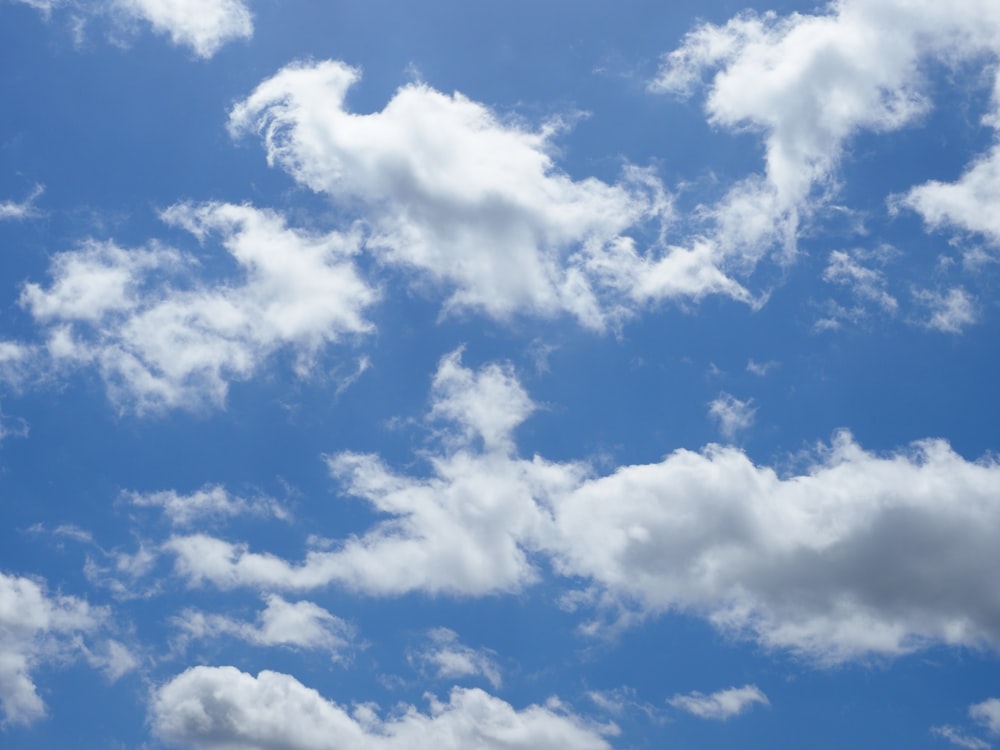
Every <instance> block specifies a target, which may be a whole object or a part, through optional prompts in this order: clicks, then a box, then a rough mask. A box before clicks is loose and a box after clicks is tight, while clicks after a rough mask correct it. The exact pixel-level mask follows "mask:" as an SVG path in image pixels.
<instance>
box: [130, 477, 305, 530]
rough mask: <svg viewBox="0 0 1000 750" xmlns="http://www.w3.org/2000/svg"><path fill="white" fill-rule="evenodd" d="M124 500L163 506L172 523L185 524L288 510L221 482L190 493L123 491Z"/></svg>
mask: <svg viewBox="0 0 1000 750" xmlns="http://www.w3.org/2000/svg"><path fill="white" fill-rule="evenodd" d="M123 497H125V498H126V499H127V500H128V502H130V503H132V504H133V505H137V506H139V507H147V508H149V507H155V508H163V512H164V513H165V514H166V516H167V518H169V519H170V523H172V524H173V525H174V526H189V525H191V524H192V523H194V522H195V521H204V520H213V519H224V518H232V517H234V516H241V515H252V516H273V517H275V518H281V519H284V518H287V517H288V512H287V511H286V510H285V509H284V508H282V507H281V505H280V504H279V503H278V502H276V501H275V500H272V499H271V498H266V497H261V498H254V499H246V498H242V497H236V496H233V495H232V494H230V493H229V492H228V491H227V490H226V488H225V487H222V486H221V485H217V484H216V485H205V486H204V487H202V488H201V489H200V490H197V491H196V492H193V493H191V494H190V495H182V494H179V493H178V492H176V491H174V490H167V491H164V492H149V493H141V492H127V493H125V494H124V495H123Z"/></svg>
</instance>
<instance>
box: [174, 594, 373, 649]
mask: <svg viewBox="0 0 1000 750" xmlns="http://www.w3.org/2000/svg"><path fill="white" fill-rule="evenodd" d="M265 601H266V603H267V606H266V607H265V609H264V610H262V611H261V612H260V614H259V615H258V616H257V621H256V623H250V622H242V621H240V620H236V619H233V618H231V617H227V616H225V615H212V614H205V613H203V612H199V611H196V610H185V611H183V612H182V613H181V614H180V615H179V616H177V617H174V618H173V623H174V626H175V627H176V628H177V629H178V630H179V631H180V634H181V635H180V639H179V642H180V644H181V645H184V644H186V643H187V642H188V641H191V640H205V639H214V638H220V637H222V636H228V637H231V638H237V639H239V640H241V641H244V642H246V643H250V644H252V645H255V646H289V647H295V648H302V649H309V650H321V651H328V652H330V654H332V655H333V657H334V658H341V657H342V654H343V652H344V651H345V650H347V649H348V648H349V647H350V646H351V644H352V641H353V638H354V629H353V627H351V626H350V625H349V624H348V623H347V622H345V621H344V620H342V619H340V618H339V617H335V616H334V615H332V614H330V613H329V612H327V611H326V610H325V609H323V608H322V607H320V606H318V605H317V604H314V603H313V602H308V601H298V602H288V601H286V600H284V599H282V598H281V597H280V596H277V595H275V594H270V595H268V596H267V597H265Z"/></svg>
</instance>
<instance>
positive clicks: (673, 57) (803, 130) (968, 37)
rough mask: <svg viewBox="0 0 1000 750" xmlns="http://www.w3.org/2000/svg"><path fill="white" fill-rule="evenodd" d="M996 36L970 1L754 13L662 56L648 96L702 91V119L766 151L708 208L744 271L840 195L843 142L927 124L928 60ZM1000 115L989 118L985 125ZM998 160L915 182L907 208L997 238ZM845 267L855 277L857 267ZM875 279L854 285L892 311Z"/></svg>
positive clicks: (697, 32) (951, 59)
mask: <svg viewBox="0 0 1000 750" xmlns="http://www.w3.org/2000/svg"><path fill="white" fill-rule="evenodd" d="M904 6H905V7H904ZM998 30H1000V10H997V9H996V8H994V7H992V6H990V7H986V6H984V5H983V4H982V3H981V2H979V1H978V0H963V1H962V2H956V3H952V4H950V5H949V7H948V9H947V10H945V9H943V8H942V7H941V6H940V4H938V3H935V2H933V0H918V1H917V2H907V3H900V2H899V0H841V1H840V2H836V3H831V4H829V5H827V6H824V12H818V13H799V12H796V13H791V14H789V15H785V16H782V15H779V14H777V13H775V12H766V13H761V14H758V13H755V12H752V11H748V12H745V13H742V14H740V15H737V16H735V17H733V18H731V19H730V20H729V21H728V22H726V23H725V24H721V25H719V24H712V23H704V24H701V25H700V26H698V27H696V28H695V29H694V30H692V31H691V32H690V33H688V35H687V36H686V37H685V38H684V40H683V42H682V44H681V45H680V46H679V47H678V48H677V49H675V50H674V51H672V52H671V53H669V54H667V55H666V56H664V58H663V61H662V66H661V68H660V70H659V72H658V74H657V76H656V77H655V78H654V79H653V81H651V83H650V84H649V87H650V89H651V90H652V91H654V92H661V93H668V94H672V95H675V96H681V97H688V96H691V95H693V94H694V93H695V92H696V91H698V90H699V89H701V88H702V86H703V85H704V86H705V87H706V89H707V92H706V97H705V110H706V113H707V115H708V120H709V122H710V123H711V124H712V125H714V126H718V127H722V128H726V129H728V130H732V131H739V132H745V131H751V132H756V133H759V134H760V137H761V138H762V140H763V143H764V151H765V156H764V162H765V165H764V171H763V173H762V174H757V175H751V176H749V177H747V178H745V179H744V180H742V181H740V182H738V183H736V184H735V185H733V186H732V187H731V188H730V189H729V191H728V193H727V194H726V195H725V196H724V197H723V198H722V199H721V200H720V201H719V202H718V203H716V204H714V205H711V206H704V207H702V209H701V210H702V213H703V214H704V216H705V217H706V218H708V219H709V220H710V221H711V222H712V228H711V231H710V232H709V234H708V238H707V240H708V241H709V242H710V243H712V244H713V245H715V246H717V247H718V248H719V252H720V253H723V252H724V253H725V254H726V255H728V256H731V257H734V259H737V260H738V261H739V262H742V263H743V264H748V265H750V266H752V265H753V264H755V263H756V262H757V260H759V259H760V258H761V257H762V256H763V255H765V254H767V253H772V252H773V253H776V254H777V255H778V256H779V257H784V258H790V257H791V256H792V255H793V254H794V253H795V250H796V240H797V236H798V232H799V229H800V227H801V226H802V225H803V223H808V222H809V221H810V220H811V218H813V217H814V216H816V215H817V212H818V210H819V209H820V208H822V207H824V206H829V205H830V204H831V201H832V199H833V198H834V197H835V196H836V194H837V192H838V184H837V177H836V173H837V169H838V166H839V164H840V162H841V160H842V158H843V155H844V152H845V148H846V144H847V143H848V142H849V140H850V139H851V138H852V137H853V136H855V135H856V134H858V133H861V132H876V133H884V132H889V131H894V130H898V129H899V128H902V127H904V126H906V125H909V124H911V123H913V122H915V121H917V120H918V119H919V118H921V117H923V116H924V115H925V114H926V113H927V112H928V110H929V108H930V100H929V97H928V95H927V92H926V90H925V89H926V88H927V78H926V75H925V67H924V66H925V63H926V61H927V60H940V61H944V62H945V63H947V64H949V65H953V64H956V63H958V62H960V61H963V60H974V59H975V60H978V59H982V58H983V57H984V56H986V57H988V58H991V59H995V58H996V57H997V56H998V54H1000V45H998V44H997V42H996V40H997V38H998ZM706 79H707V83H703V82H704V81H706ZM998 86H1000V84H998ZM998 90H1000V89H998ZM998 101H1000V99H998ZM998 111H1000V110H998ZM997 121H998V118H997V117H995V116H994V117H991V118H989V119H988V123H987V124H995V123H996V122H997ZM998 165H1000V158H998V157H997V153H996V151H994V152H991V154H990V155H989V156H988V157H985V158H984V159H982V160H980V161H979V162H977V163H976V164H975V165H974V166H973V167H972V168H971V169H970V170H969V172H968V173H967V174H966V175H964V176H963V178H962V179H961V180H960V182H959V183H957V184H955V185H943V184H941V183H934V182H932V183H928V184H927V185H924V186H922V187H918V188H915V189H914V190H913V191H912V192H910V193H909V194H908V195H907V197H906V198H904V199H903V200H902V205H905V206H908V207H911V208H915V209H916V210H918V211H920V212H921V213H922V214H923V215H924V217H925V219H926V220H927V221H928V223H929V224H931V225H935V226H936V225H942V224H951V225H956V226H959V227H961V228H965V229H969V230H972V231H978V232H982V233H985V234H987V235H989V236H991V237H993V238H994V239H996V238H997V237H998V236H1000V225H998V224H996V221H995V218H994V214H995V212H993V211H990V210H987V207H988V206H990V205H991V200H992V199H991V196H996V195H997V191H998V189H997V186H998V185H1000V180H998V179H997V177H996V175H997V173H998ZM992 202H995V201H992ZM991 222H992V223H991ZM723 248H728V250H723ZM844 270H845V271H846V272H847V273H848V276H851V269H844ZM869 280H870V281H874V286H871V285H868V286H867V287H866V286H865V279H863V278H855V279H854V283H855V284H857V283H859V282H860V283H861V285H862V287H861V288H862V289H865V288H867V289H868V290H869V291H871V292H873V293H875V295H876V297H877V300H876V301H877V302H878V303H879V304H882V305H886V304H890V305H891V302H890V298H889V297H888V296H886V295H885V294H884V290H882V289H881V287H880V283H879V281H878V279H874V280H872V279H869Z"/></svg>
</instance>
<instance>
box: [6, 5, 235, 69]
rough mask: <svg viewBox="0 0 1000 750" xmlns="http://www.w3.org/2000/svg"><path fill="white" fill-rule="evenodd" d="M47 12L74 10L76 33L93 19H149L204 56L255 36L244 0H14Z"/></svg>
mask: <svg viewBox="0 0 1000 750" xmlns="http://www.w3.org/2000/svg"><path fill="white" fill-rule="evenodd" d="M14 2H20V3H23V4H25V5H29V6H31V7H32V8H35V9H37V10H39V11H41V13H42V14H43V15H44V16H45V18H46V19H48V18H50V17H51V16H52V12H53V11H54V10H56V9H61V8H65V9H67V10H69V11H71V12H72V15H73V22H74V25H75V26H76V33H77V34H78V35H79V34H82V29H83V27H84V26H85V25H86V24H87V23H88V22H89V21H91V20H96V19H101V18H105V19H107V20H110V22H111V23H112V24H113V25H117V26H124V25H128V24H134V23H135V22H141V23H148V24H149V25H150V27H151V28H152V29H153V31H154V32H156V33H157V34H163V35H165V36H169V37H170V41H171V42H173V43H174V44H176V45H178V46H183V47H187V48H189V49H190V50H191V51H192V52H194V54H195V55H196V56H198V57H200V58H202V59H208V58H210V57H212V56H213V55H214V54H215V53H216V52H218V51H219V49H220V48H221V47H222V46H223V45H225V44H228V43H229V42H232V41H235V40H238V39H249V38H250V37H252V36H253V16H252V14H251V13H250V9H249V8H248V7H247V5H246V3H244V2H242V0H14Z"/></svg>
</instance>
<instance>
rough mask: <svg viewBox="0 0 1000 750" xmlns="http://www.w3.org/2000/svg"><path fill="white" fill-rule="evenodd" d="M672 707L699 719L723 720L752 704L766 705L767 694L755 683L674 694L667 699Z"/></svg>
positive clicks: (745, 709) (746, 709) (744, 710)
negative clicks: (707, 691) (712, 691)
mask: <svg viewBox="0 0 1000 750" xmlns="http://www.w3.org/2000/svg"><path fill="white" fill-rule="evenodd" d="M667 703H669V704H670V705H671V706H673V707H674V708H677V709H680V710H681V711H686V712H687V713H689V714H693V715H694V716H697V717H698V718H700V719H713V720H716V721H725V720H726V719H731V718H733V717H734V716H739V715H740V714H742V713H745V712H747V711H749V710H750V709H751V708H752V707H753V706H754V705H756V704H760V705H763V706H767V705H769V704H770V702H769V701H768V700H767V696H766V695H764V693H762V692H761V690H760V688H758V687H757V686H756V685H744V686H743V687H738V688H737V687H732V688H729V689H727V690H720V691H718V692H717V693H712V694H711V695H705V694H704V693H699V692H694V693H688V694H687V695H675V696H674V697H673V698H671V699H670V700H668V701H667Z"/></svg>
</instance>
